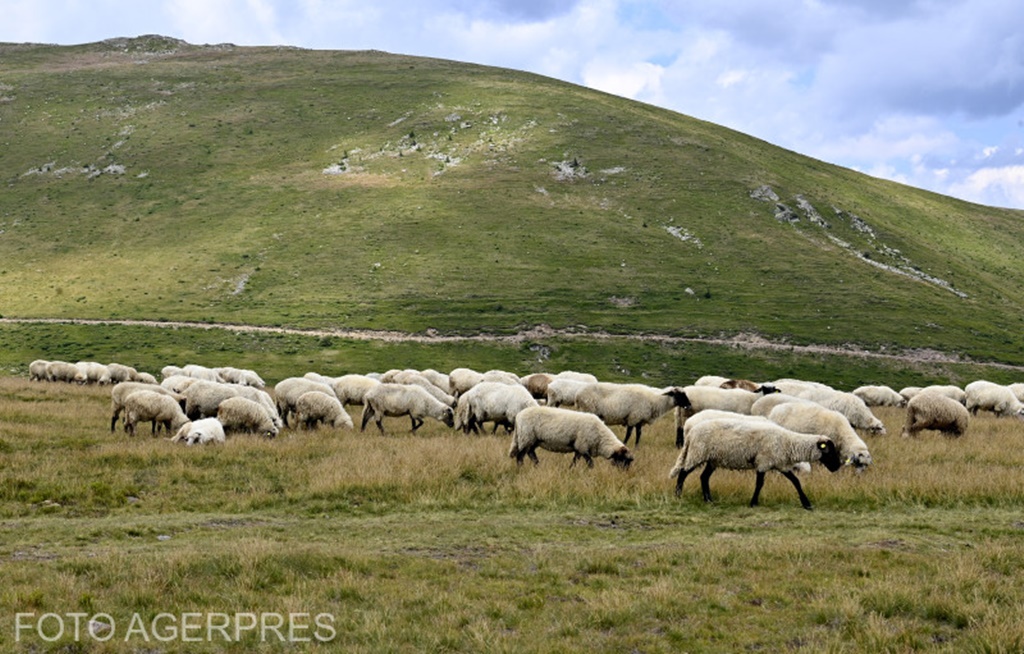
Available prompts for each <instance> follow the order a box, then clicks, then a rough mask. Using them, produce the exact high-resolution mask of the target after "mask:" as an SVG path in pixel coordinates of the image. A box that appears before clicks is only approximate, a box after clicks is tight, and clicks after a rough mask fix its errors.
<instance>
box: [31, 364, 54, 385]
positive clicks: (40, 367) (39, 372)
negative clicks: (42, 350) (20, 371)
mask: <svg viewBox="0 0 1024 654" xmlns="http://www.w3.org/2000/svg"><path fill="white" fill-rule="evenodd" d="M49 363H50V362H49V361H47V360H46V359H36V360H35V361H33V362H32V363H30V364H28V379H29V381H49V380H48V379H47V377H46V366H47V364H49Z"/></svg>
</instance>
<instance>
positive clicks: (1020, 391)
mask: <svg viewBox="0 0 1024 654" xmlns="http://www.w3.org/2000/svg"><path fill="white" fill-rule="evenodd" d="M1007 388H1009V389H1010V390H1011V391H1013V394H1014V396H1016V398H1017V399H1018V400H1020V401H1021V402H1024V384H1021V383H1015V384H1009V385H1008V386H1007Z"/></svg>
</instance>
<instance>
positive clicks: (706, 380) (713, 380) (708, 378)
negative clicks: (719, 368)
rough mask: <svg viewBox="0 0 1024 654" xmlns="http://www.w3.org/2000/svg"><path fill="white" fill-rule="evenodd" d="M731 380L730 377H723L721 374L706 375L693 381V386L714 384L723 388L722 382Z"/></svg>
mask: <svg viewBox="0 0 1024 654" xmlns="http://www.w3.org/2000/svg"><path fill="white" fill-rule="evenodd" d="M727 381H729V378H728V377H722V376H721V375H704V376H703V377H701V378H700V379H698V380H697V381H695V382H693V386H714V387H715V388H721V387H722V384H724V383H725V382H727Z"/></svg>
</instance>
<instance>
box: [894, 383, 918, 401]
mask: <svg viewBox="0 0 1024 654" xmlns="http://www.w3.org/2000/svg"><path fill="white" fill-rule="evenodd" d="M920 392H921V387H920V386H904V387H903V388H901V389H900V390H899V393H900V396H901V397H902V398H903V399H904V400H906V401H907V402H909V401H910V400H911V399H913V397H914V396H915V395H917V394H918V393H920Z"/></svg>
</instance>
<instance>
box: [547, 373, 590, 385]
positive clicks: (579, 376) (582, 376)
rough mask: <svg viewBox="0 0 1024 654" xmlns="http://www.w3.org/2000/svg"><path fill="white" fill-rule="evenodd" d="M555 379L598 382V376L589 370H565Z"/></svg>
mask: <svg viewBox="0 0 1024 654" xmlns="http://www.w3.org/2000/svg"><path fill="white" fill-rule="evenodd" d="M555 379H571V380H573V381H581V382H587V383H588V384H596V383H597V377H595V376H594V375H592V374H590V373H589V372H577V371H575V370H563V371H561V372H559V373H558V374H556V375H555Z"/></svg>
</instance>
